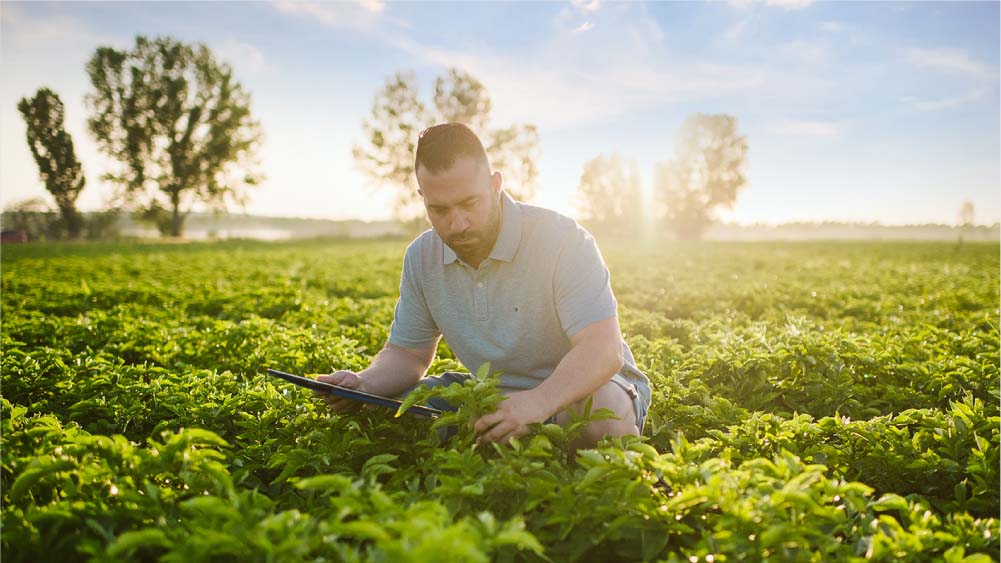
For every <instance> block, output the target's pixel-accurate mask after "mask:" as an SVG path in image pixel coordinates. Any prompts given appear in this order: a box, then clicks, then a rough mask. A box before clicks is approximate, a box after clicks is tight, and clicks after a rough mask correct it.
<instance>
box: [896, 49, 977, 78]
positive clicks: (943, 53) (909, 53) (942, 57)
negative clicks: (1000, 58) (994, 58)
mask: <svg viewBox="0 0 1001 563" xmlns="http://www.w3.org/2000/svg"><path fill="white" fill-rule="evenodd" d="M904 56H905V57H906V58H907V60H908V61H909V62H910V63H911V64H913V65H915V66H919V67H926V68H934V69H939V70H945V71H950V72H960V73H964V74H972V75H977V76H986V75H988V74H989V73H990V67H989V66H988V65H986V64H984V63H981V62H979V61H975V60H973V59H972V58H971V57H970V55H969V54H968V53H967V52H966V51H964V50H962V49H954V48H949V47H943V48H921V47H913V48H910V49H904Z"/></svg>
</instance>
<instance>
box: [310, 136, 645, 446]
mask: <svg viewBox="0 0 1001 563" xmlns="http://www.w3.org/2000/svg"><path fill="white" fill-rule="evenodd" d="M414 170H415V172H416V175H417V183H418V185H419V186H420V189H419V190H418V192H419V193H420V195H421V197H422V198H423V200H424V207H425V209H426V211H427V214H428V219H430V221H431V225H432V227H433V228H432V229H431V230H429V231H426V232H425V233H423V234H422V235H420V236H419V237H418V238H417V239H415V240H414V241H413V242H412V243H411V244H410V246H409V247H408V248H407V252H406V256H405V258H404V261H403V274H402V276H401V281H400V299H399V301H398V302H397V305H396V315H395V318H394V320H393V324H392V327H391V329H390V335H389V342H388V343H387V344H386V346H385V347H384V348H383V349H382V350H381V351H380V352H379V353H378V354H377V355H376V357H375V358H374V360H373V361H372V364H371V365H370V366H369V367H368V368H367V369H365V370H363V371H361V372H359V373H357V374H355V373H353V372H349V371H338V372H336V373H333V374H330V375H323V376H320V377H319V378H318V379H320V380H321V381H327V382H330V383H334V384H337V385H343V386H346V387H352V388H356V389H360V390H363V391H367V392H369V393H375V394H377V395H385V396H397V395H400V394H403V393H405V392H407V391H408V390H410V389H412V388H413V387H414V386H415V385H417V384H418V383H420V384H424V385H445V384H449V383H453V382H457V381H461V380H462V379H463V378H465V377H469V376H468V375H463V374H455V373H446V374H444V375H442V376H441V377H425V378H424V379H421V378H422V377H423V376H424V375H425V373H426V371H427V369H428V367H429V366H430V365H431V361H432V360H433V359H434V355H435V350H436V348H437V344H438V340H439V338H441V337H442V336H444V338H445V341H446V342H448V344H449V346H450V347H451V349H452V350H453V351H454V352H455V355H456V357H457V358H458V359H459V361H460V362H462V364H463V365H464V366H465V367H466V368H468V369H469V370H470V371H472V372H474V373H475V372H476V370H477V369H478V368H479V367H480V366H481V365H482V364H483V363H485V362H490V365H491V369H492V370H493V371H500V372H501V390H502V391H504V392H505V394H506V395H507V399H506V400H504V401H503V402H502V403H501V404H500V405H499V407H498V408H497V411H496V412H494V413H491V414H487V415H485V416H483V417H481V418H479V419H478V420H477V421H476V422H475V430H476V432H477V434H479V436H480V440H484V441H496V442H506V441H508V440H510V439H511V438H514V437H516V436H522V435H524V434H526V433H527V432H528V425H529V424H531V423H534V422H545V421H547V420H551V421H555V422H556V423H559V424H565V423H567V422H569V414H568V413H567V410H568V409H574V410H575V411H577V412H578V413H579V412H581V411H582V410H583V406H584V404H585V403H586V401H587V399H588V397H591V396H593V397H594V401H593V406H592V408H593V409H595V410H596V409H598V408H609V409H611V410H613V411H614V412H615V413H616V414H617V415H618V417H619V419H618V420H603V421H595V422H592V423H591V424H589V425H588V428H587V430H586V432H585V436H584V440H585V442H586V443H587V445H593V444H594V443H596V442H597V441H598V440H599V439H600V438H601V437H602V436H605V435H611V436H623V435H627V434H639V433H640V432H641V431H642V428H643V421H644V419H645V417H646V412H647V408H648V407H649V405H650V387H649V381H648V380H647V378H646V376H645V375H643V373H641V372H640V371H639V370H638V369H637V368H636V362H635V360H634V359H633V356H632V353H631V352H630V350H629V348H628V346H627V345H626V343H625V342H624V341H623V340H622V335H621V334H620V332H619V323H618V318H617V311H616V302H615V298H614V297H613V296H612V291H611V288H610V286H609V275H608V269H607V268H606V267H605V264H604V262H603V260H602V258H601V254H600V253H599V252H598V248H597V246H596V245H595V242H594V239H593V238H592V237H591V236H590V235H589V234H588V233H587V232H586V231H585V230H584V229H583V228H581V227H580V226H579V225H577V223H576V222H574V221H573V220H572V219H570V218H568V217H565V216H562V215H559V214H558V213H556V212H553V211H550V210H546V209H542V208H539V207H534V206H531V205H526V204H523V203H517V202H515V201H514V200H512V199H511V198H510V197H508V195H507V194H506V193H504V191H503V190H502V189H501V185H502V176H501V173H500V172H497V171H494V172H491V167H490V163H489V161H488V160H487V155H486V152H485V151H484V150H483V145H482V144H481V143H480V140H479V138H477V136H476V135H475V134H474V133H473V132H472V131H471V130H470V129H469V128H468V127H466V126H465V125H462V124H458V123H446V124H441V125H436V126H434V127H430V128H428V129H426V130H424V131H423V132H422V133H421V136H420V139H419V141H418V145H417V154H416V159H415V165H414ZM326 400H327V402H328V404H329V405H330V407H331V408H332V409H333V410H335V411H337V412H345V411H347V410H350V409H351V408H353V407H354V406H355V405H354V404H353V403H354V402H353V401H351V400H349V399H338V398H333V397H331V398H327V399H326Z"/></svg>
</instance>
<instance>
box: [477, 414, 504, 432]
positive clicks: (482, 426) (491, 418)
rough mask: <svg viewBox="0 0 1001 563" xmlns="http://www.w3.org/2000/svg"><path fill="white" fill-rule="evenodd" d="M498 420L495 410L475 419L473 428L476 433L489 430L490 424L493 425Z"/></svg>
mask: <svg viewBox="0 0 1001 563" xmlns="http://www.w3.org/2000/svg"><path fill="white" fill-rule="evenodd" d="M499 421H500V418H499V417H498V416H497V413H496V412H492V413H490V414H485V415H483V416H481V417H480V418H478V419H476V422H475V423H474V424H473V430H475V431H476V433H477V434H483V433H484V432H486V431H487V430H489V429H490V427H491V426H494V425H495V424H497V423H498V422H499Z"/></svg>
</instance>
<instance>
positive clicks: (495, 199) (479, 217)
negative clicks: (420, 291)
mask: <svg viewBox="0 0 1001 563" xmlns="http://www.w3.org/2000/svg"><path fill="white" fill-rule="evenodd" d="M417 184H418V185H420V194H421V197H423V198H424V208H425V209H426V210H427V214H428V219H430V220H431V225H432V226H433V227H434V230H435V231H437V232H438V235H439V236H440V237H441V238H442V240H443V241H445V244H447V245H448V247H449V248H451V249H452V250H453V251H454V252H455V254H456V255H457V256H458V257H459V258H461V259H462V261H463V262H466V263H467V264H470V265H472V266H474V267H478V266H479V264H480V262H482V261H483V259H485V258H486V257H487V256H488V255H489V254H490V251H491V250H493V247H494V242H495V241H496V240H497V235H498V233H500V225H501V200H500V187H501V175H500V172H494V173H493V174H490V169H489V167H488V165H487V164H486V163H484V162H483V161H481V160H478V159H474V158H472V157H468V156H460V157H459V158H457V159H456V161H455V163H454V164H453V165H452V166H451V168H449V169H447V170H442V171H441V172H439V173H437V174H433V173H431V172H430V171H428V170H427V169H426V168H424V167H423V166H422V167H420V168H418V170H417Z"/></svg>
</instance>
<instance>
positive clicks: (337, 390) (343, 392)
mask: <svg viewBox="0 0 1001 563" xmlns="http://www.w3.org/2000/svg"><path fill="white" fill-rule="evenodd" d="M268 375H271V376H274V377H277V378H279V379H284V380H285V381H288V382H289V383H295V384H296V385H299V386H301V387H305V388H307V389H312V390H313V391H319V392H320V393H330V394H331V395H337V396H338V397H344V398H346V399H354V400H355V401H361V402H363V403H368V404H371V405H379V406H382V407H388V408H391V409H394V410H395V409H399V408H400V405H402V404H403V401H399V400H396V399H390V398H389V397H383V396H381V395H373V394H371V393H365V392H364V391H358V390H357V389H351V388H349V387H341V386H340V385H334V384H333V383H324V382H323V381H317V380H315V379H311V378H309V377H303V376H301V375H294V374H291V373H285V372H283V371H278V370H276V369H269V370H268ZM407 412H408V413H411V414H416V415H418V416H426V417H429V418H438V417H439V416H441V411H440V410H438V409H433V408H431V407H425V406H423V405H414V406H412V407H410V408H408V409H407Z"/></svg>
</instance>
